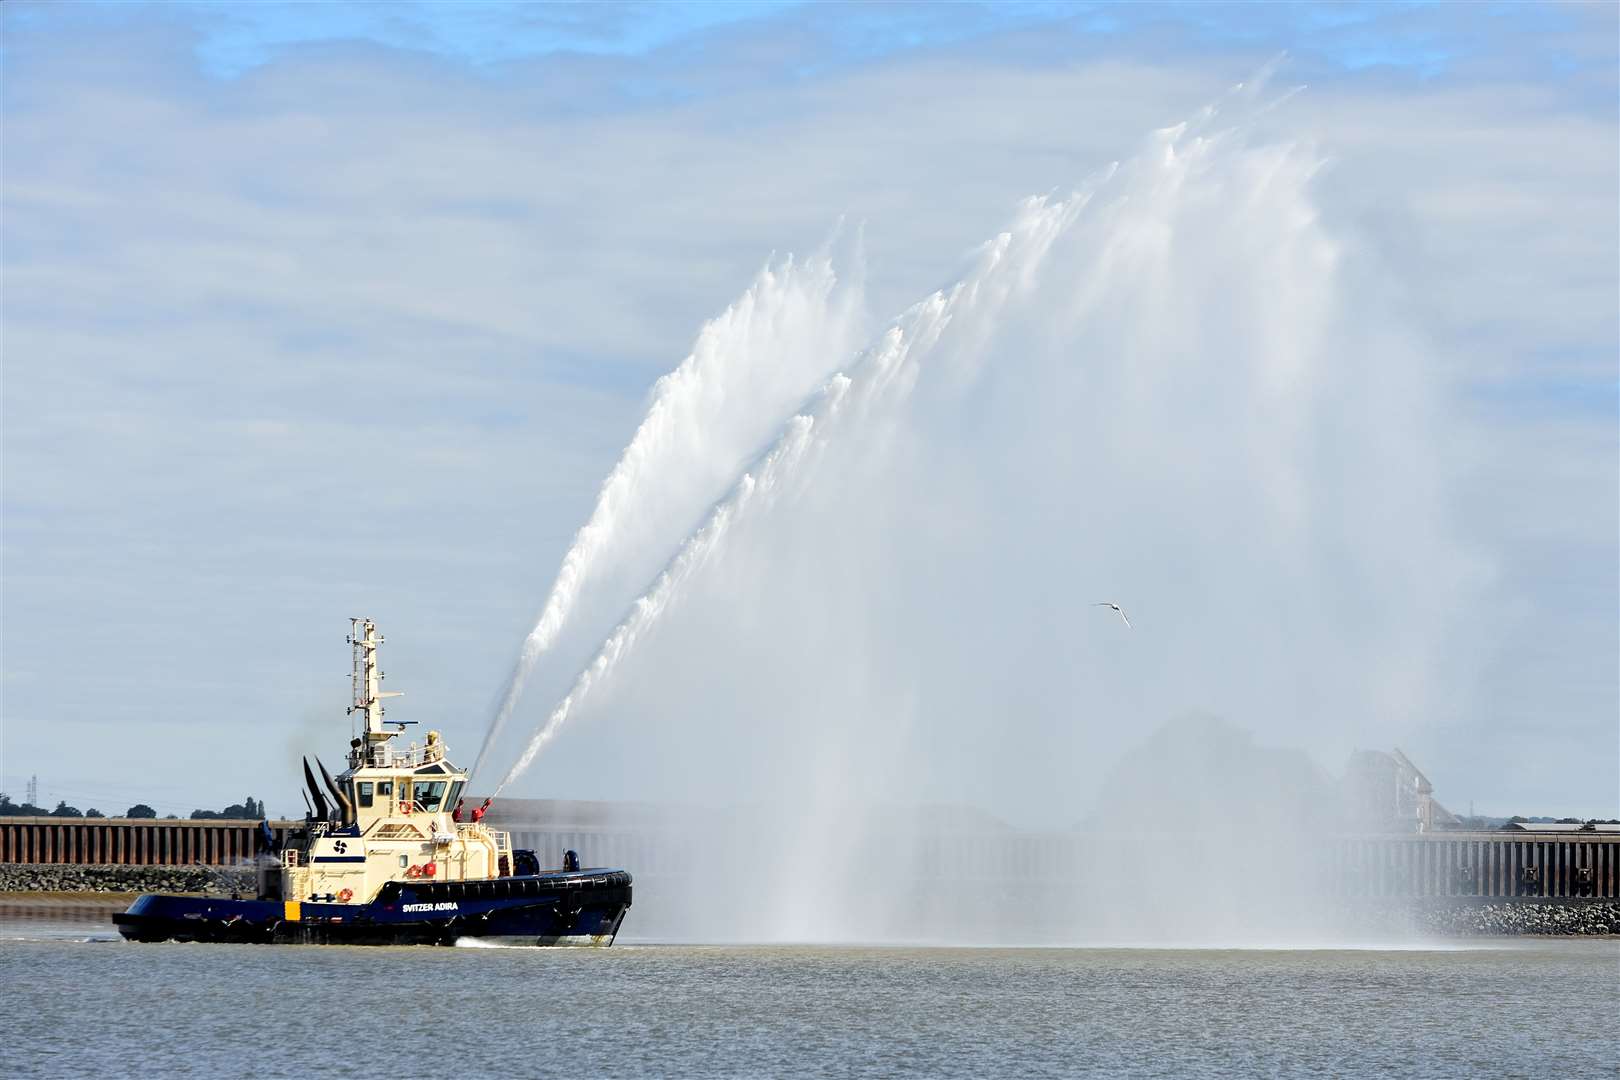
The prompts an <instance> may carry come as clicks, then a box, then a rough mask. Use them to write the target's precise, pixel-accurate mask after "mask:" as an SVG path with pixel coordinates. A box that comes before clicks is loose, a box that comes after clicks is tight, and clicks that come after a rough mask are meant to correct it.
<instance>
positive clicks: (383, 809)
mask: <svg viewBox="0 0 1620 1080" xmlns="http://www.w3.org/2000/svg"><path fill="white" fill-rule="evenodd" d="M350 621H351V623H352V627H351V632H350V635H349V643H350V645H351V646H352V647H353V650H354V666H353V683H354V702H353V704H352V705H351V706H350V708H349V711H350V713H351V714H359V716H360V718H361V719H362V721H363V723H362V724H361V731H360V734H359V736H358V737H357V738H355V739H354V740H353V741H352V742H351V744H350V750H349V760H348V766H349V767H348V769H346V770H345V771H344V772H342V773H341V774H339V775H338V776H337V777H336V778H335V779H334V778H332V777H330V776H327V775H326V770H325V769H324V768H322V770H321V772H322V775H323V779H325V780H326V782H327V790H328V791H330V792H331V793H332V794H333V795H334V796H335V797H336V801H337V804H338V805H337V809H336V810H335V811H334V812H333V813H332V814H331V815H330V816H328V817H327V820H322V821H312V822H311V824H310V836H309V843H308V844H307V846H306V847H305V848H304V849H303V850H295V849H292V848H288V849H287V850H285V851H283V852H282V861H281V877H282V880H281V886H282V888H281V895H282V896H283V897H284V898H285V899H287V900H289V901H292V900H300V901H321V902H326V903H343V904H364V903H368V902H369V901H371V900H372V899H373V898H374V897H375V896H376V895H377V893H378V891H379V890H380V889H381V888H382V887H383V886H384V885H385V884H386V883H388V882H390V881H416V880H423V881H488V880H493V879H496V878H499V877H505V876H509V875H511V874H512V873H513V867H512V851H511V838H510V836H509V835H508V834H507V833H504V832H500V831H498V830H495V829H491V828H489V827H487V826H485V825H483V824H482V823H479V822H473V821H459V822H458V821H456V820H454V819H453V817H452V812H453V811H454V810H455V808H456V806H457V804H458V803H459V802H460V801H461V799H462V797H463V791H464V789H465V788H466V785H467V774H466V773H465V772H463V771H462V770H460V769H458V768H456V767H455V766H454V765H453V764H451V763H450V761H449V759H448V758H446V756H445V751H444V743H443V741H442V740H440V738H439V736H438V733H437V732H429V733H428V735H427V739H426V742H425V744H424V745H421V746H418V745H416V744H415V743H412V744H411V745H410V746H409V747H408V748H405V749H400V748H397V747H395V746H394V745H392V741H393V740H394V738H395V737H396V736H398V735H401V734H403V733H404V731H405V725H403V724H400V723H393V724H391V725H390V726H392V727H393V728H395V729H396V730H392V731H390V730H386V729H385V727H384V724H385V721H384V719H383V706H382V702H383V699H385V698H390V697H398V696H400V695H399V694H398V693H397V692H388V691H384V690H382V689H381V683H382V681H383V673H382V672H381V670H379V668H378V666H377V650H378V647H379V646H381V645H382V644H383V638H382V636H381V635H379V634H378V633H377V626H376V624H375V623H373V622H372V621H371V620H370V619H353V620H350ZM305 770H306V773H307V771H308V765H307V763H306V765H305ZM309 780H310V784H311V787H312V788H314V779H313V777H312V776H311V777H310V778H309ZM315 793H316V796H317V805H319V804H320V802H321V799H320V796H319V789H318V788H315Z"/></svg>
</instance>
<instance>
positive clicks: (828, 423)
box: [496, 194, 1089, 794]
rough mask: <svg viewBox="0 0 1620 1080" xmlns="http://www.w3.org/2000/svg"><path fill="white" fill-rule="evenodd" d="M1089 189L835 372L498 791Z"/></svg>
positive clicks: (898, 392) (989, 249)
mask: <svg viewBox="0 0 1620 1080" xmlns="http://www.w3.org/2000/svg"><path fill="white" fill-rule="evenodd" d="M1088 197H1089V195H1086V194H1076V195H1075V196H1073V197H1071V198H1069V199H1067V200H1061V201H1048V200H1038V199H1032V200H1029V201H1027V202H1026V204H1025V205H1024V207H1023V208H1022V211H1021V213H1020V215H1019V217H1018V220H1017V221H1016V222H1015V224H1014V227H1013V228H1012V229H1011V230H1009V231H1008V232H1005V233H1002V234H1000V235H999V236H997V237H996V238H995V239H994V240H992V241H990V242H989V243H988V244H986V245H984V247H983V248H982V249H981V250H980V253H979V258H978V265H977V268H976V270H975V272H974V273H972V274H971V275H970V276H968V277H967V278H964V279H963V280H962V281H960V282H958V283H957V284H956V285H955V286H953V287H952V288H951V289H950V290H949V291H948V292H938V293H935V294H933V295H932V296H930V297H928V298H927V299H926V300H924V301H923V302H921V303H919V304H917V305H916V306H915V307H913V308H911V309H910V310H909V311H907V312H906V314H905V315H904V316H902V318H901V319H900V320H899V321H898V322H897V323H896V324H895V325H893V326H891V327H890V328H889V330H888V332H887V333H886V334H885V335H884V336H883V338H882V339H881V341H880V342H879V343H878V344H877V345H876V346H874V347H873V348H871V349H870V350H868V351H867V352H865V353H864V354H862V356H861V357H860V358H859V360H858V361H857V363H856V364H855V365H853V366H852V367H851V368H850V371H849V372H848V373H839V374H837V375H835V376H834V377H833V378H832V379H830V380H829V381H828V383H827V385H826V386H825V387H824V388H823V389H822V390H821V392H820V393H819V394H818V395H817V397H816V399H815V401H814V403H813V405H812V408H811V409H810V411H809V412H807V413H801V414H798V415H795V416H794V417H793V418H792V419H791V420H790V421H789V422H788V423H787V425H786V427H785V428H784V429H783V430H782V432H781V433H780V435H779V436H778V438H777V440H776V442H775V444H774V445H773V446H772V448H771V449H770V451H769V452H767V453H766V454H765V455H764V457H763V458H761V459H760V461H759V463H758V465H757V467H756V468H755V469H754V470H752V471H750V472H748V473H745V474H743V476H742V478H741V480H740V481H738V483H737V485H736V487H735V488H734V489H733V491H732V492H731V493H730V495H728V496H727V497H726V498H725V499H724V500H722V501H721V502H720V503H719V504H718V505H716V506H715V507H714V508H713V509H712V510H711V512H710V514H709V516H708V519H707V520H706V521H705V522H704V524H703V525H702V527H701V528H699V529H698V530H697V531H696V532H694V533H693V534H691V535H690V536H689V537H688V538H687V539H686V541H685V543H684V544H683V545H682V546H681V549H680V551H679V553H678V554H677V555H676V556H675V558H674V559H673V560H672V561H671V562H670V564H669V566H668V567H667V568H666V569H665V570H664V571H663V573H661V574H660V575H659V576H658V578H657V580H656V581H655V582H654V583H653V584H652V586H651V587H650V588H649V589H648V590H647V591H646V592H645V593H643V595H642V596H640V597H639V598H637V600H636V601H635V603H634V605H633V606H632V609H631V612H630V614H629V615H628V616H627V617H626V618H625V619H624V621H623V622H621V623H620V624H619V625H618V627H617V628H616V629H615V630H614V631H613V633H612V634H611V635H610V636H609V637H608V639H607V640H606V641H605V642H604V643H603V644H602V646H601V648H600V649H599V650H598V652H597V654H596V656H595V657H594V658H593V659H592V660H591V662H590V663H589V664H588V665H586V667H585V669H584V670H583V671H582V672H580V674H579V676H578V677H577V678H576V679H575V681H574V685H573V687H572V688H571V689H570V690H569V692H568V694H567V695H566V696H565V697H564V698H563V699H562V701H560V702H559V703H558V704H557V706H556V707H555V708H554V709H553V710H552V712H551V714H550V715H549V716H548V717H547V718H546V722H545V723H544V724H543V725H541V726H540V728H538V729H537V730H536V731H535V732H534V734H533V735H532V736H531V738H530V739H529V741H528V743H527V745H526V746H525V747H524V749H523V752H522V754H521V755H520V756H519V757H518V760H517V761H516V763H514V764H513V766H512V768H511V769H510V770H508V772H507V774H506V776H505V777H503V778H502V780H501V782H500V784H499V786H498V787H497V788H496V793H497V794H499V793H500V792H501V791H502V790H503V789H504V788H505V787H506V786H507V785H508V784H510V783H512V782H513V781H514V780H516V779H517V778H518V777H520V776H521V775H522V774H523V773H524V772H525V771H526V770H527V769H528V768H529V766H530V765H531V764H532V763H533V762H534V760H535V758H536V756H537V755H538V754H539V753H540V751H541V750H542V749H543V748H544V747H545V746H546V744H547V743H549V742H550V741H551V740H552V739H553V738H555V736H556V734H557V732H558V731H559V730H560V729H561V728H562V726H563V725H564V724H565V723H566V722H567V720H568V718H569V717H570V716H571V715H572V714H573V712H574V710H575V709H577V708H578V707H579V705H580V703H581V702H582V701H583V700H584V698H585V697H586V695H587V694H589V693H590V691H591V689H592V688H593V687H594V686H596V685H597V684H598V683H600V682H601V681H602V680H603V679H605V678H607V677H608V676H609V675H610V674H611V673H612V672H613V670H614V669H615V668H616V667H617V666H618V664H619V662H620V661H621V660H622V659H623V658H624V657H625V656H627V655H628V654H629V653H630V652H631V651H632V650H633V649H634V647H635V645H636V643H637V641H638V640H639V639H640V638H641V637H642V636H643V635H644V634H645V633H646V632H647V631H648V630H649V629H650V628H651V627H652V626H653V625H654V624H655V623H656V622H657V621H658V619H659V618H660V616H662V614H663V613H664V611H665V609H666V608H667V607H668V606H669V605H670V603H671V602H672V601H673V600H674V599H675V598H676V596H677V595H678V594H679V590H680V589H681V587H682V585H683V584H684V583H685V582H686V581H687V580H688V579H689V578H690V577H691V576H692V575H693V574H694V573H695V572H696V571H697V570H699V569H700V568H701V567H702V566H704V565H705V564H706V563H707V562H709V561H710V560H711V559H712V558H713V557H714V556H715V553H716V551H717V550H719V549H720V548H721V547H722V545H723V544H724V542H725V538H726V534H727V532H728V531H729V529H730V528H731V527H732V525H733V524H734V522H735V521H736V520H737V519H738V518H740V517H741V516H743V515H744V514H749V513H758V512H761V511H762V510H764V509H765V508H766V507H768V506H769V505H770V504H771V502H772V498H771V496H773V495H775V494H777V493H779V492H780V490H781V489H782V488H783V487H784V486H785V485H787V484H789V483H793V484H803V483H804V482H805V481H806V479H807V477H806V476H804V475H802V473H803V470H804V467H805V464H806V461H805V459H806V457H807V456H813V452H814V451H815V450H817V449H819V448H820V447H821V446H824V445H825V444H826V442H827V440H829V439H830V438H832V437H833V433H834V432H835V431H836V430H838V425H837V424H836V421H838V420H839V419H840V418H841V414H842V413H843V412H844V411H845V409H846V406H847V407H848V408H849V410H850V411H851V412H853V413H854V414H855V415H856V416H857V417H861V418H866V417H869V416H870V414H871V413H872V411H873V409H874V408H876V407H878V406H879V405H880V404H882V402H883V401H884V399H885V398H887V397H891V396H903V395H904V394H905V393H907V392H908V391H909V389H910V387H911V385H912V382H913V380H914V378H915V372H914V371H913V370H911V369H912V366H913V364H914V363H915V354H917V353H919V352H925V351H927V350H928V349H930V348H931V347H933V346H934V345H935V344H936V343H937V342H938V340H939V339H940V336H941V335H942V334H944V333H945V332H946V330H947V329H948V328H949V327H950V325H951V322H952V320H953V319H954V318H956V317H957V316H959V315H961V314H964V313H975V314H985V313H986V312H987V311H988V310H989V309H990V308H993V307H994V306H995V305H997V304H998V303H1001V302H1003V301H1004V300H1005V299H1006V297H1007V296H1008V295H1010V294H1011V292H1012V291H1013V290H1015V289H1016V288H1017V286H1018V275H1019V274H1021V273H1023V272H1025V271H1027V270H1028V269H1029V268H1030V267H1031V266H1032V265H1034V264H1036V263H1038V261H1039V258H1040V253H1041V252H1042V251H1043V250H1044V248H1045V247H1046V246H1047V245H1048V244H1050V243H1051V241H1052V239H1053V238H1054V237H1055V236H1056V235H1057V234H1058V232H1059V231H1060V230H1061V228H1062V225H1063V223H1064V222H1065V221H1067V220H1069V219H1071V218H1072V217H1073V215H1074V214H1076V213H1078V212H1079V210H1080V208H1081V207H1083V206H1084V205H1085V202H1086V200H1087V198H1088Z"/></svg>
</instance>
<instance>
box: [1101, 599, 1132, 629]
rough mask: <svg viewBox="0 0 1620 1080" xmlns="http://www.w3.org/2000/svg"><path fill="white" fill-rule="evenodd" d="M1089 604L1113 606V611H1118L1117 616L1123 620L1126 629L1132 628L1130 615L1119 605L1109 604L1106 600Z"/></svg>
mask: <svg viewBox="0 0 1620 1080" xmlns="http://www.w3.org/2000/svg"><path fill="white" fill-rule="evenodd" d="M1091 606H1092V607H1105V608H1113V609H1114V610H1115V611H1117V612H1119V617H1120V618H1122V619H1124V620H1125V626H1126V628H1127V629H1132V627H1131V617H1130V616H1129V615H1127V614H1125V609H1124V608H1122V607H1120V606H1119V605H1118V604H1111V603H1109V602H1108V601H1107V600H1104V601H1102V602H1101V603H1098V604H1092V605H1091Z"/></svg>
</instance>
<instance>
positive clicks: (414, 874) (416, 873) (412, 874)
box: [405, 866, 422, 878]
mask: <svg viewBox="0 0 1620 1080" xmlns="http://www.w3.org/2000/svg"><path fill="white" fill-rule="evenodd" d="M405 876H406V877H408V878H419V877H421V876H422V868H421V867H420V866H413V867H411V868H410V869H409V870H407V871H405Z"/></svg>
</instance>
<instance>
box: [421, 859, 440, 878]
mask: <svg viewBox="0 0 1620 1080" xmlns="http://www.w3.org/2000/svg"><path fill="white" fill-rule="evenodd" d="M438 872H439V864H438V863H431V862H430V863H423V864H422V876H423V877H432V876H433V875H434V874H437V873H438Z"/></svg>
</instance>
